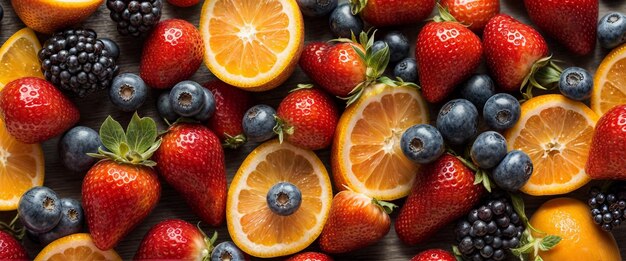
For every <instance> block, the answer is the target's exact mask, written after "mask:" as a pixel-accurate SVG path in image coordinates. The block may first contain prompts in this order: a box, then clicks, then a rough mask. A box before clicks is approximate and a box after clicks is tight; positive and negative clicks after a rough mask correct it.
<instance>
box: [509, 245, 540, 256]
mask: <svg viewBox="0 0 626 261" xmlns="http://www.w3.org/2000/svg"><path fill="white" fill-rule="evenodd" d="M534 246H535V244H533V243H528V244H525V245H523V246H521V247H518V248H511V253H512V254H513V255H515V256H521V255H524V254H529V253H530V252H532V250H533V247H534Z"/></svg>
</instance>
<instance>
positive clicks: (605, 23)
mask: <svg viewBox="0 0 626 261" xmlns="http://www.w3.org/2000/svg"><path fill="white" fill-rule="evenodd" d="M598 41H599V42H600V46H602V47H603V48H606V49H613V48H615V47H617V46H618V45H620V44H622V43H624V42H625V41H626V16H625V15H624V14H622V13H619V12H610V13H608V14H606V15H605V16H603V17H602V18H600V22H598Z"/></svg>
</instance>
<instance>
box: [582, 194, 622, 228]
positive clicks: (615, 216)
mask: <svg viewBox="0 0 626 261" xmlns="http://www.w3.org/2000/svg"><path fill="white" fill-rule="evenodd" d="M587 204H588V205H589V207H590V208H591V217H592V219H593V222H594V223H596V225H598V226H600V227H601V228H602V230H604V231H611V230H613V228H615V227H618V226H619V225H621V224H622V223H624V222H626V184H617V185H613V186H611V187H609V188H608V190H607V191H606V192H602V191H600V189H599V188H597V187H593V188H591V190H590V191H589V200H588V201H587Z"/></svg>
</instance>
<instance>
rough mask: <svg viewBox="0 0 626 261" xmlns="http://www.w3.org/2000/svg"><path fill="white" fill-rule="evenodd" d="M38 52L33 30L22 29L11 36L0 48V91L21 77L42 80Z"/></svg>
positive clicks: (38, 46)
mask: <svg viewBox="0 0 626 261" xmlns="http://www.w3.org/2000/svg"><path fill="white" fill-rule="evenodd" d="M39 50H41V44H40V43H39V40H38V39H37V36H36V35H35V32H33V30H31V29H29V28H24V29H22V30H19V31H17V32H16V33H15V34H13V35H12V36H11V37H10V38H9V40H7V41H6V42H5V43H4V44H3V45H2V48H0V89H1V88H2V87H4V86H5V85H6V84H7V83H9V82H11V81H13V80H16V79H19V78H23V77H39V78H42V79H43V74H42V73H41V65H40V64H39V58H38V57H37V53H38V52H39Z"/></svg>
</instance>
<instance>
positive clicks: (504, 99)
mask: <svg viewBox="0 0 626 261" xmlns="http://www.w3.org/2000/svg"><path fill="white" fill-rule="evenodd" d="M520 114H521V109H520V105H519V101H517V99H515V97H513V96H512V95H510V94H507V93H498V94H496V95H494V96H491V98H489V99H488V100H487V102H485V107H484V108H483V118H484V119H485V122H487V125H488V126H489V127H491V128H492V129H494V130H498V131H501V130H506V129H508V128H511V127H513V125H515V123H517V120H519V117H520Z"/></svg>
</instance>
